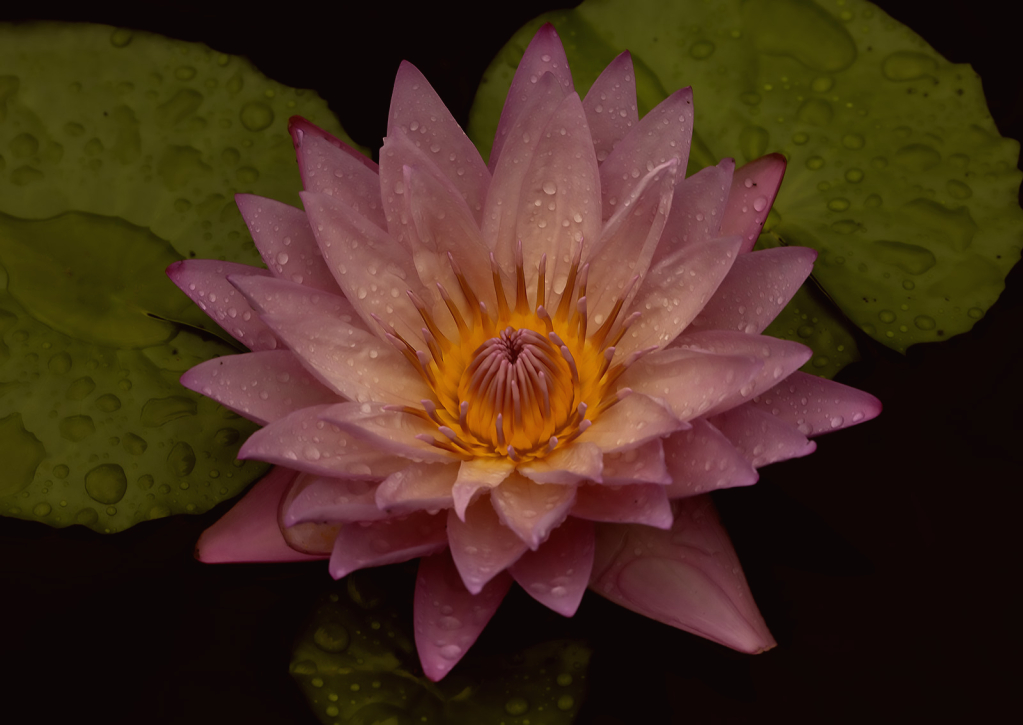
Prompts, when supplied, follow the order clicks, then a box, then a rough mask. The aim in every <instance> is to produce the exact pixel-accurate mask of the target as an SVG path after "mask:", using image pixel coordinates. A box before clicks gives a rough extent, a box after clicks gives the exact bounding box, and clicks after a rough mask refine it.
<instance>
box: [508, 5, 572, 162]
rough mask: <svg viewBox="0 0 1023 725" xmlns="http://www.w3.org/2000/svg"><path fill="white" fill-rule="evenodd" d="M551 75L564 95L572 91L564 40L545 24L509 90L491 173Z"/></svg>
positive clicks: (527, 51)
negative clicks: (505, 146)
mask: <svg viewBox="0 0 1023 725" xmlns="http://www.w3.org/2000/svg"><path fill="white" fill-rule="evenodd" d="M548 73H549V74H551V78H552V79H554V80H556V82H557V84H558V86H559V87H560V88H561V89H562V95H567V94H569V93H571V92H572V90H573V86H572V72H571V70H570V69H569V67H568V58H566V57H565V49H564V47H562V45H561V38H559V37H558V33H557V31H555V30H554V26H553V25H551V24H550V23H545V24H544V25H543V26H542V27H541V28H540V29H539V30H538V31H537V33H536V35H534V36H533V39H532V40H531V41H530V43H529V46H527V48H526V52H525V53H524V54H523V55H522V60H520V61H519V65H518V68H517V69H516V71H515V76H514V77H513V78H512V82H511V87H510V88H509V89H508V96H507V97H506V98H505V101H504V109H503V110H502V111H501V119H500V121H498V124H497V132H496V133H495V134H494V146H493V148H492V149H491V151H490V169H491V170H492V171H493V170H495V169H496V168H497V160H498V157H499V156H500V155H501V151H502V149H503V148H504V145H505V142H506V141H507V140H508V138H509V137H511V138H514V137H515V134H513V133H510V132H511V131H512V130H513V129H514V127H515V125H516V122H518V121H519V120H520V119H522V118H523V117H524V116H525V115H526V114H528V113H530V112H532V111H533V106H532V104H531V103H530V101H531V100H532V99H533V95H534V94H535V93H536V90H537V88H538V87H539V84H540V82H541V80H542V79H543V77H544V75H545V74H548Z"/></svg>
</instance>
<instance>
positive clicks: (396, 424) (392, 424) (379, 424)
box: [320, 403, 457, 475]
mask: <svg viewBox="0 0 1023 725" xmlns="http://www.w3.org/2000/svg"><path fill="white" fill-rule="evenodd" d="M320 419H321V420H323V421H325V422H329V423H333V424H335V425H336V426H337V427H338V428H340V429H341V430H342V431H344V432H346V433H349V434H350V435H351V436H352V437H354V438H357V439H358V440H360V441H362V442H363V443H365V444H367V445H369V446H373V447H375V448H376V449H377V450H378V451H379V452H380V453H381V454H384V455H390V456H398V457H400V458H407V459H409V460H411V461H424V462H427V463H449V462H451V461H453V460H456V459H457V457H456V456H455V455H454V454H452V453H450V452H448V451H446V450H444V449H443V448H439V447H437V446H435V445H432V444H431V443H429V442H427V441H426V440H423V438H427V439H430V440H437V436H439V435H440V434H439V433H437V428H436V427H435V426H434V425H432V424H428V423H426V422H425V421H424V420H423V419H422V418H419V417H417V416H414V415H409V414H408V413H404V412H401V411H397V410H390V409H386V408H385V407H384V406H382V405H381V404H379V403H339V404H338V405H332V406H330V407H329V408H327V409H326V410H323V411H322V412H321V413H320ZM417 436H422V438H420V437H417ZM395 470H397V469H395ZM390 473H394V471H390V472H388V475H390Z"/></svg>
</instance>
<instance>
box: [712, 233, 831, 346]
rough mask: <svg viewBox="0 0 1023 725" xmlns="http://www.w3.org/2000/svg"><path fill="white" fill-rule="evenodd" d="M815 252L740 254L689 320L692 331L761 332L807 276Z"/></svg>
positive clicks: (791, 249) (778, 250)
mask: <svg viewBox="0 0 1023 725" xmlns="http://www.w3.org/2000/svg"><path fill="white" fill-rule="evenodd" d="M816 258H817V252H815V251H814V250H812V249H807V248H806V247H776V248H774V249H762V250H760V251H757V252H750V253H749V254H743V255H740V256H739V258H738V259H737V260H736V261H735V264H734V265H732V269H731V271H729V273H728V276H727V277H725V279H724V281H723V282H722V283H721V286H720V287H718V288H717V292H716V293H715V294H714V296H713V297H712V298H711V299H710V301H709V302H708V303H707V305H706V306H705V307H704V308H703V310H702V311H701V312H700V315H699V316H698V317H697V318H696V319H695V320H693V325H692V329H693V330H694V331H695V330H708V329H717V330H738V331H739V332H746V333H750V334H754V333H759V332H763V331H764V328H765V327H767V326H768V325H769V324H770V323H771V320H773V319H774V318H775V317H777V316H778V313H779V312H781V310H782V308H783V307H784V306H785V305H786V304H787V303H788V301H789V300H790V299H792V295H794V294H795V293H796V290H797V289H799V285H801V284H803V281H804V280H805V279H806V278H807V277H809V276H810V271H811V270H812V269H813V260H814V259H816Z"/></svg>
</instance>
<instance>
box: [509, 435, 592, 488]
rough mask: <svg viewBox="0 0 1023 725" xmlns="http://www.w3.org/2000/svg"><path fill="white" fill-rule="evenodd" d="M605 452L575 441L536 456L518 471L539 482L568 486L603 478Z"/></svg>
mask: <svg viewBox="0 0 1023 725" xmlns="http://www.w3.org/2000/svg"><path fill="white" fill-rule="evenodd" d="M603 469H604V453H603V452H602V451H601V450H600V447H599V446H596V445H594V444H593V443H585V442H582V443H581V442H579V441H575V442H574V443H570V444H569V445H567V446H564V447H562V448H558V449H557V450H556V451H554V452H553V453H551V454H550V455H548V456H544V457H543V458H537V459H535V460H533V461H531V462H530V463H527V464H525V465H524V466H519V467H518V472H519V473H521V474H522V475H523V476H525V477H527V478H529V479H531V480H533V481H535V482H536V483H543V484H548V483H549V484H553V485H561V486H564V485H568V484H573V483H579V482H580V481H584V480H590V481H600V480H602V479H601V472H602V471H603Z"/></svg>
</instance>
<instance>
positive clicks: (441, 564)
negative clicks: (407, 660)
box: [413, 551, 512, 682]
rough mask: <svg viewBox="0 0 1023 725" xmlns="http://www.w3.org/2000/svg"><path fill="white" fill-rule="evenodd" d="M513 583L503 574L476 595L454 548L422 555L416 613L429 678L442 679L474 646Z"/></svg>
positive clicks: (421, 654)
mask: <svg viewBox="0 0 1023 725" xmlns="http://www.w3.org/2000/svg"><path fill="white" fill-rule="evenodd" d="M511 583H512V578H511V577H510V576H508V575H507V574H504V573H502V574H499V575H497V576H496V577H494V578H493V579H491V580H490V581H489V582H487V584H486V586H484V587H483V589H482V591H480V592H479V593H478V594H472V593H470V592H469V590H468V589H466V588H465V585H464V584H463V583H462V579H461V577H460V576H459V574H458V569H457V568H456V567H455V562H454V561H453V560H452V558H451V554H450V553H448V552H446V551H442V552H440V553H438V554H434V555H432V556H426V557H423V558H422V559H420V560H419V574H418V576H417V577H416V593H415V600H414V602H415V603H414V607H415V614H414V615H413V618H414V622H415V632H416V650H417V651H418V652H419V661H420V662H421V663H422V665H423V673H424V674H425V675H426V676H427V677H429V678H430V679H431V680H433V681H434V682H437V681H438V680H440V679H441V678H443V677H444V676H445V675H446V674H447V673H448V672H449V671H450V670H451V668H452V667H454V666H455V665H456V664H457V663H458V661H459V660H460V659H461V658H462V657H463V656H464V655H465V653H466V652H468V651H469V648H470V647H472V645H473V643H474V642H475V641H476V638H477V637H479V635H480V632H482V631H483V628H484V627H486V626H487V622H489V621H490V618H491V617H493V616H494V612H496V611H497V607H498V606H499V605H500V604H501V601H502V600H503V599H504V597H505V595H506V594H507V593H508V589H510V588H511Z"/></svg>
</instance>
